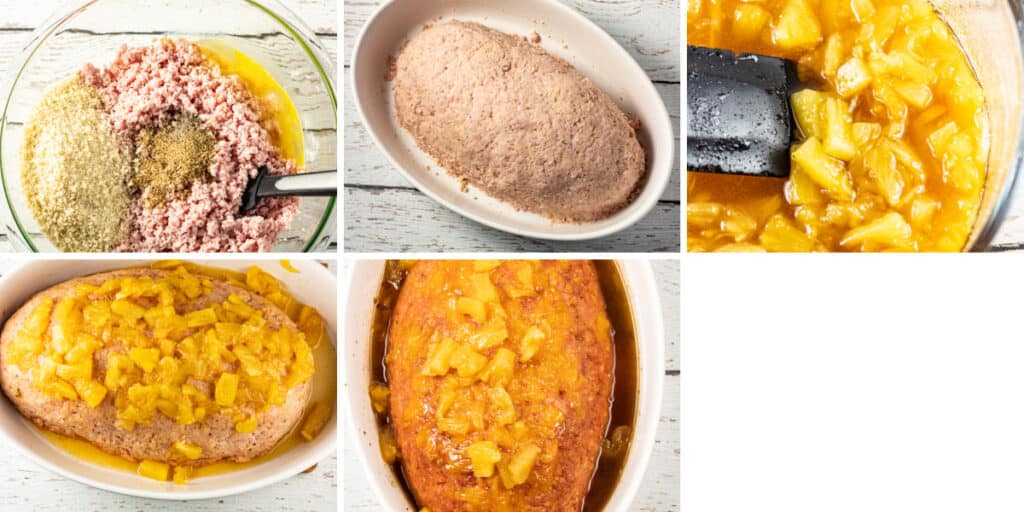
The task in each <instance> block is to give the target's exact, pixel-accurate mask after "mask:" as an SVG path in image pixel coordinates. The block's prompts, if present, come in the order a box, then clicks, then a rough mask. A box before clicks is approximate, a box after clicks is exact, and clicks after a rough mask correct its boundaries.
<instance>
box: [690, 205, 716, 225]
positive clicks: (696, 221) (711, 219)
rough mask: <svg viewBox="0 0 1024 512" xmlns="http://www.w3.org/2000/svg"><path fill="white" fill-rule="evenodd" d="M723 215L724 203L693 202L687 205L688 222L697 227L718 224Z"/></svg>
mask: <svg viewBox="0 0 1024 512" xmlns="http://www.w3.org/2000/svg"><path fill="white" fill-rule="evenodd" d="M721 215H722V205H720V204H718V203H700V202H693V203H687V205H686V224H687V225H693V226H697V227H710V226H712V225H714V224H716V223H717V222H718V220H719V218H720V217H721Z"/></svg>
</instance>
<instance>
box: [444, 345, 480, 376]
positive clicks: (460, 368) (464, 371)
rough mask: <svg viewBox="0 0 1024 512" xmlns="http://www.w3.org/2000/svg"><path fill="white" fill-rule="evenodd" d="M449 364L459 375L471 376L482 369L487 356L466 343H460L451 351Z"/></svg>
mask: <svg viewBox="0 0 1024 512" xmlns="http://www.w3.org/2000/svg"><path fill="white" fill-rule="evenodd" d="M450 364H451V367H452V368H454V369H455V371H457V372H458V373H459V377H472V376H474V375H476V374H477V373H480V370H483V369H484V365H486V364H487V357H485V356H482V355H480V354H479V353H478V352H477V351H476V350H473V347H471V346H470V345H469V344H468V343H461V344H459V347H458V348H456V349H455V351H454V352H452V357H451V360H450Z"/></svg>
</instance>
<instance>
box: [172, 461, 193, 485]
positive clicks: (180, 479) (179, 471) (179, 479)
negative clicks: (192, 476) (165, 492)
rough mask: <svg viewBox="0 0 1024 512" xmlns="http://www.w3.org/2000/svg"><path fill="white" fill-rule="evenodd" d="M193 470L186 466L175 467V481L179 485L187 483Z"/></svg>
mask: <svg viewBox="0 0 1024 512" xmlns="http://www.w3.org/2000/svg"><path fill="white" fill-rule="evenodd" d="M189 473H191V470H190V469H189V468H187V467H184V466H176V467H175V468H174V483H176V484H178V485H185V484H187V483H188V477H189Z"/></svg>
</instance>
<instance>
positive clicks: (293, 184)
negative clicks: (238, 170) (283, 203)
mask: <svg viewBox="0 0 1024 512" xmlns="http://www.w3.org/2000/svg"><path fill="white" fill-rule="evenodd" d="M337 195H338V171H324V172H302V173H299V174H282V175H274V176H272V175H269V174H267V167H266V166H260V168H259V174H257V175H256V177H255V178H253V179H251V180H249V183H248V184H246V186H245V191H244V192H243V193H242V206H241V208H239V211H240V212H242V213H245V212H248V211H250V210H254V209H255V208H256V207H257V206H259V203H260V199H263V198H264V197H277V196H337Z"/></svg>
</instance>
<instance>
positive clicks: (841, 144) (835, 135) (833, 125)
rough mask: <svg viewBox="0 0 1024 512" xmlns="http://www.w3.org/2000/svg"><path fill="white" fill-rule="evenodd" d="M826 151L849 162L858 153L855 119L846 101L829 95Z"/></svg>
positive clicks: (826, 115)
mask: <svg viewBox="0 0 1024 512" xmlns="http://www.w3.org/2000/svg"><path fill="white" fill-rule="evenodd" d="M824 147H825V152H826V153H828V154H829V155H832V156H834V157H836V158H838V159H840V160H844V161H847V162H849V161H850V160H852V159H853V157H854V156H855V155H856V154H857V147H856V145H855V144H854V142H853V120H852V119H850V113H849V106H848V105H847V104H846V102H845V101H843V100H841V99H839V98H835V97H829V98H826V99H825V139H824Z"/></svg>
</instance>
